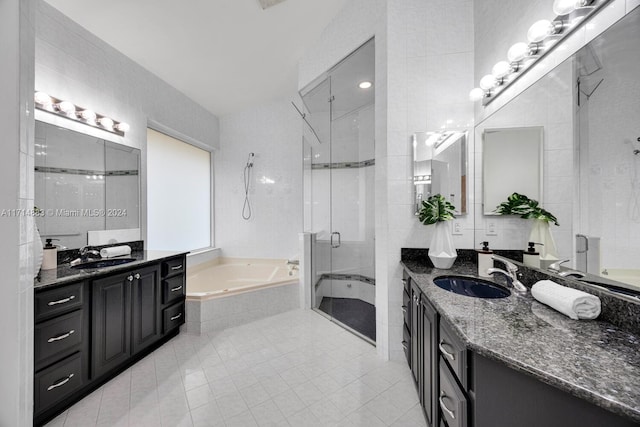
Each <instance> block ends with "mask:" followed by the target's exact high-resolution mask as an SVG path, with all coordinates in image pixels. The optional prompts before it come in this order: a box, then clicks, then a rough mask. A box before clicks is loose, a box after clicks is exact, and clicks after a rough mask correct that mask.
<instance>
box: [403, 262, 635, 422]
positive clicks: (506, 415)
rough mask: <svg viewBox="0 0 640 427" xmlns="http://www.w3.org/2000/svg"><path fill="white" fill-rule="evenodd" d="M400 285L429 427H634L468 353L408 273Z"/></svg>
mask: <svg viewBox="0 0 640 427" xmlns="http://www.w3.org/2000/svg"><path fill="white" fill-rule="evenodd" d="M404 281H405V282H404V284H405V288H404V289H405V293H406V294H407V296H408V297H410V301H411V302H412V304H410V305H409V306H410V312H411V316H408V317H405V326H404V327H405V334H407V333H409V334H410V336H409V337H407V336H406V335H405V338H404V341H403V345H404V343H405V342H406V343H410V345H411V352H410V357H408V361H409V366H410V368H411V372H412V374H413V376H414V380H415V382H416V386H417V390H418V392H419V395H420V403H421V405H422V408H423V411H424V415H425V419H426V421H427V425H428V426H429V427H471V426H473V427H511V426H518V427H540V426H545V427H573V426H576V427H577V426H581V427H602V426H612V427H614V426H615V427H627V426H635V425H638V424H637V423H634V422H633V421H630V420H628V419H625V418H623V417H621V416H619V415H616V414H614V413H612V412H609V411H607V410H605V409H602V408H600V407H599V406H596V405H594V404H592V403H589V402H587V401H585V400H583V399H580V398H578V397H575V396H573V395H571V394H569V393H567V392H565V391H563V390H560V389H558V388H556V387H553V386H550V385H548V384H545V383H544V382H542V381H540V380H538V379H536V378H533V377H532V376H530V375H527V374H524V373H522V372H519V371H517V370H515V369H512V368H510V367H508V366H507V365H505V364H504V363H501V362H500V361H496V360H493V359H489V358H487V357H484V356H481V355H479V354H477V353H475V352H473V351H470V350H469V349H468V348H467V347H466V345H465V344H464V343H463V342H462V340H461V339H460V338H459V337H458V335H457V334H456V332H455V331H454V327H453V326H452V325H450V324H449V323H448V322H447V320H446V319H445V318H444V317H442V316H440V315H439V313H438V312H437V310H436V309H435V308H434V306H433V305H432V304H431V303H430V301H429V299H428V298H427V297H426V296H425V294H424V293H422V291H421V290H420V289H419V288H418V287H417V285H416V284H415V283H414V282H413V280H412V279H411V278H410V277H409V275H408V274H407V272H406V271H405V275H404ZM416 301H417V304H416ZM403 309H404V306H403ZM407 322H408V324H407ZM414 345H417V346H418V348H417V349H416V348H415V347H414ZM416 359H417V360H416Z"/></svg>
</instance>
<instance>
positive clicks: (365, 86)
mask: <svg viewBox="0 0 640 427" xmlns="http://www.w3.org/2000/svg"><path fill="white" fill-rule="evenodd" d="M371 86H373V83H371V82H368V81H364V82H360V84H359V85H358V87H359V88H360V89H369V88H370V87H371Z"/></svg>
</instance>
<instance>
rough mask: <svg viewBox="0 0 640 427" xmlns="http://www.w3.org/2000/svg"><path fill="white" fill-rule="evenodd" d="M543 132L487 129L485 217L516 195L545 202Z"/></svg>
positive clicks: (484, 135) (536, 128)
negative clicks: (523, 195)
mask: <svg viewBox="0 0 640 427" xmlns="http://www.w3.org/2000/svg"><path fill="white" fill-rule="evenodd" d="M543 137H544V136H543V128H542V127H541V126H532V127H516V128H502V129H485V130H484V132H483V133H482V206H483V211H484V214H485V215H495V214H494V213H493V211H494V209H495V208H496V207H497V206H498V205H499V204H500V203H502V202H504V201H505V200H507V197H508V196H510V195H511V194H513V193H519V194H525V195H527V196H528V197H529V198H530V199H534V200H542V187H543V170H542V169H543V167H542V166H543V165H542V155H543V154H542V153H543V147H544V144H543Z"/></svg>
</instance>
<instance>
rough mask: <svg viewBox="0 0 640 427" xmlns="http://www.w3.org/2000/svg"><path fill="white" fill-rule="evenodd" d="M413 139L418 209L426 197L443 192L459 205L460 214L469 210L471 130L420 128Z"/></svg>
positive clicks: (414, 181)
mask: <svg viewBox="0 0 640 427" xmlns="http://www.w3.org/2000/svg"><path fill="white" fill-rule="evenodd" d="M411 142H412V145H413V188H414V200H415V204H416V213H417V212H418V211H419V210H420V208H421V206H422V201H423V200H426V199H428V198H429V197H431V196H433V195H434V194H441V195H443V196H444V197H446V198H447V200H449V202H451V204H453V206H455V208H456V210H455V213H456V215H465V214H467V212H468V207H467V205H468V182H467V176H468V172H467V170H468V167H467V132H466V131H440V132H416V133H414V134H413V135H412V136H411Z"/></svg>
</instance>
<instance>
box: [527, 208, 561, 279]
mask: <svg viewBox="0 0 640 427" xmlns="http://www.w3.org/2000/svg"><path fill="white" fill-rule="evenodd" d="M529 241H530V242H535V243H542V246H540V267H541V268H543V269H546V268H547V267H549V265H551V264H553V263H554V262H556V261H558V259H559V258H558V248H557V247H556V242H555V240H554V239H553V234H551V227H549V223H548V222H547V221H543V220H540V219H536V220H534V221H533V225H532V227H531V234H530V235H529Z"/></svg>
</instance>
